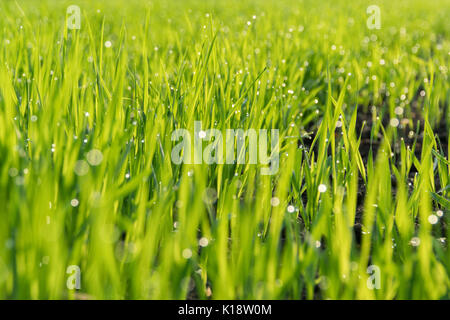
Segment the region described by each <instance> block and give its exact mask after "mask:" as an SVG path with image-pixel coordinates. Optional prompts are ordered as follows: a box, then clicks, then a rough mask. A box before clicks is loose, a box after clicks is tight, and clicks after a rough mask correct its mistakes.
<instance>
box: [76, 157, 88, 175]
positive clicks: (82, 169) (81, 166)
mask: <svg viewBox="0 0 450 320" xmlns="http://www.w3.org/2000/svg"><path fill="white" fill-rule="evenodd" d="M74 171H75V174H76V175H77V176H84V175H86V174H87V173H88V171H89V164H88V163H87V162H86V161H84V160H78V161H77V162H76V163H75V168H74Z"/></svg>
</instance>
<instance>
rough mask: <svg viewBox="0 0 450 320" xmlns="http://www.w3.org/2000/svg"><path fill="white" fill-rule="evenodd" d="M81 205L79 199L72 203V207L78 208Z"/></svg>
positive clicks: (73, 200)
mask: <svg viewBox="0 0 450 320" xmlns="http://www.w3.org/2000/svg"><path fill="white" fill-rule="evenodd" d="M79 204H80V201H78V199H72V200H71V201H70V205H71V206H72V207H74V208H75V207H78V205H79Z"/></svg>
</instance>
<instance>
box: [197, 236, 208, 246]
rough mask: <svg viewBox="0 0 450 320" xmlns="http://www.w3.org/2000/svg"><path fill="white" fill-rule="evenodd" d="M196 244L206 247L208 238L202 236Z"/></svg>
mask: <svg viewBox="0 0 450 320" xmlns="http://www.w3.org/2000/svg"><path fill="white" fill-rule="evenodd" d="M198 244H199V246H200V247H207V246H208V244H209V240H208V238H205V237H202V238H201V239H200V240H199V241H198Z"/></svg>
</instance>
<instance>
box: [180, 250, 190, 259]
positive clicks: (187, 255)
mask: <svg viewBox="0 0 450 320" xmlns="http://www.w3.org/2000/svg"><path fill="white" fill-rule="evenodd" d="M182 255H183V258H185V259H190V258H191V257H192V250H191V249H184V250H183V252H182Z"/></svg>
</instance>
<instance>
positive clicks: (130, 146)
mask: <svg viewBox="0 0 450 320" xmlns="http://www.w3.org/2000/svg"><path fill="white" fill-rule="evenodd" d="M76 2H77V3H73V2H67V1H51V0H45V1H26V0H22V1H17V2H15V1H2V2H1V3H0V17H1V19H0V42H1V44H2V45H1V46H0V215H1V220H2V223H0V244H1V245H0V297H1V298H4V299H5V298H6V299H48V298H50V299H58V298H59V299H61V298H62V299H66V298H68V299H77V298H88V299H100V298H107V299H124V298H126V299H185V298H197V299H301V298H306V299H314V298H315V299H448V298H449V294H448V292H449V286H450V279H449V270H450V253H449V251H448V236H449V230H448V219H449V218H448V216H449V213H450V200H449V198H450V163H449V160H448V159H449V158H448V156H449V146H448V139H449V131H450V112H449V106H448V104H449V97H450V95H449V93H450V90H449V81H448V65H449V53H450V42H449V39H448V37H449V30H450V27H449V22H448V17H449V16H450V6H449V5H448V2H447V1H437V0H431V1H426V2H425V3H424V2H423V1H415V0H413V1H374V3H372V2H368V1H367V2H366V1H362V2H358V3H356V2H355V3H353V2H348V1H323V2H317V1H307V0H305V1H285V0H282V1H268V0H267V1H235V0H228V1H209V2H208V1H197V0H188V1H151V2H141V1H134V0H128V1H120V0H117V1H108V2H107V4H105V3H104V2H103V1H102V2H101V1H82V0H80V1H76ZM71 4H76V5H78V6H79V7H80V8H81V13H82V19H81V29H80V30H67V29H66V28H65V18H66V8H67V7H68V5H71ZM371 4H377V5H379V6H380V8H381V29H379V30H377V29H373V30H370V29H368V28H367V26H366V20H367V17H368V15H367V14H366V8H367V6H369V5H371ZM194 121H202V126H203V128H204V129H208V128H216V129H219V130H221V131H225V130H226V129H228V128H231V129H238V128H242V129H244V130H246V129H251V128H253V129H256V130H259V129H267V130H269V129H278V130H279V133H280V169H279V170H278V172H277V174H275V175H272V176H270V175H269V176H268V175H261V174H260V169H261V165H259V164H258V165H254V164H213V165H207V164H197V165H194V164H192V165H187V164H184V165H176V164H174V163H173V162H172V161H171V157H170V155H171V150H172V147H173V146H174V144H175V142H173V141H172V140H171V135H172V132H173V131H174V130H175V129H179V128H186V129H188V130H190V131H191V132H193V128H194ZM71 265H76V266H79V268H80V271H81V288H80V289H79V290H71V289H68V287H67V281H68V280H69V282H70V283H72V282H71V279H72V278H70V276H71V274H67V273H66V270H67V268H68V267H69V266H71ZM372 265H375V266H377V267H378V268H379V269H378V270H379V274H378V273H377V272H375V273H373V270H372V269H370V270H371V272H370V273H368V272H367V268H368V266H372ZM377 275H379V280H380V286H379V289H371V288H370V286H368V284H367V283H368V281H369V283H375V282H373V281H372V280H374V277H375V276H377ZM369 277H371V278H369Z"/></svg>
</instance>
